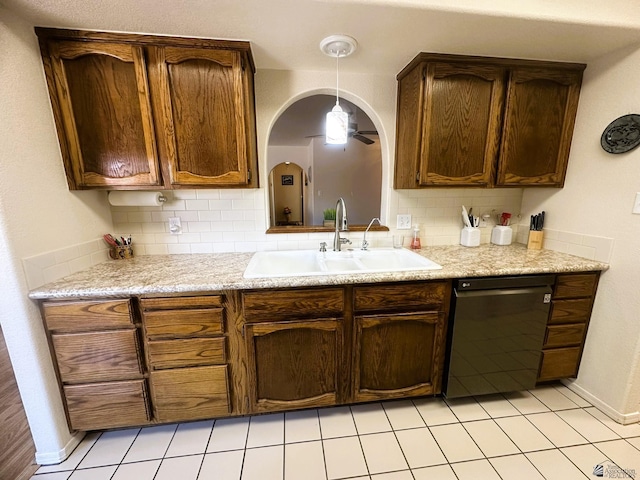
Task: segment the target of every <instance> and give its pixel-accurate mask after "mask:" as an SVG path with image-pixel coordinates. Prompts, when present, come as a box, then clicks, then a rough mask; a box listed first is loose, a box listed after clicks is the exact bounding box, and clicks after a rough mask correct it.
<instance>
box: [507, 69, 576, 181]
mask: <svg viewBox="0 0 640 480" xmlns="http://www.w3.org/2000/svg"><path fill="white" fill-rule="evenodd" d="M581 78H582V74H581V73H575V72H558V71H553V70H549V69H540V70H538V69H514V70H512V71H511V74H510V79H509V84H508V85H509V86H508V91H507V103H506V109H505V120H504V129H503V133H502V146H501V150H500V168H499V170H498V179H497V182H496V184H497V185H505V186H506V185H529V184H533V185H535V184H543V185H546V186H558V187H561V186H562V185H563V184H564V176H565V173H566V165H567V159H568V157H569V147H570V140H571V136H572V135H573V124H574V119H575V112H576V110H577V108H578V95H579V90H580V83H581Z"/></svg>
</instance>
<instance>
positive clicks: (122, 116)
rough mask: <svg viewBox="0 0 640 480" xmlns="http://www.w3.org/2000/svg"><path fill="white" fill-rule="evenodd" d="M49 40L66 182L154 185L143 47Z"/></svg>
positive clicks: (154, 157)
mask: <svg viewBox="0 0 640 480" xmlns="http://www.w3.org/2000/svg"><path fill="white" fill-rule="evenodd" d="M49 48H50V53H51V70H52V72H53V78H48V81H49V88H50V90H51V92H50V93H51V99H52V104H53V110H54V114H55V117H56V123H57V124H58V133H59V135H58V137H59V140H60V146H61V150H62V153H63V157H64V158H65V167H66V169H67V176H68V180H69V188H71V189H82V188H88V187H109V188H116V187H118V186H123V185H126V186H146V185H159V184H160V176H159V172H158V159H157V153H156V144H155V136H154V128H153V122H152V117H151V106H150V101H149V88H148V82H147V75H146V68H145V60H144V55H143V51H142V47H136V46H131V45H126V44H117V43H114V44H107V43H86V42H73V41H52V42H51V43H50V46H49ZM46 63H47V61H46V60H45V65H46ZM47 70H48V69H47ZM53 85H55V87H53ZM54 89H55V91H54Z"/></svg>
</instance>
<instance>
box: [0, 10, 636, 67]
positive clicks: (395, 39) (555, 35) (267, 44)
mask: <svg viewBox="0 0 640 480" xmlns="http://www.w3.org/2000/svg"><path fill="white" fill-rule="evenodd" d="M0 2H1V3H2V4H3V5H4V6H5V7H6V8H8V9H10V10H13V11H14V12H16V13H17V14H18V15H20V16H21V17H23V18H24V19H26V20H27V21H29V22H30V23H32V24H34V25H38V26H52V27H65V28H81V29H92V30H112V31H126V32H143V33H154V34H167V35H181V36H201V37H210V38H223V39H240V40H250V41H251V43H252V49H253V55H254V58H255V63H256V66H257V68H258V69H286V70H331V69H334V68H335V61H334V60H332V59H331V58H329V57H327V56H325V55H324V54H322V53H321V52H320V49H319V47H318V44H319V42H320V40H321V39H322V38H324V37H325V36H327V35H331V34H337V33H341V34H347V35H351V36H353V37H355V38H356V39H357V40H358V43H359V48H358V50H357V51H356V52H355V53H354V54H353V55H352V56H351V57H349V58H348V59H345V60H344V61H343V62H341V65H340V69H341V71H350V72H363V73H377V74H383V75H387V74H388V75H395V74H397V73H398V72H399V71H400V70H401V69H402V67H404V66H405V65H406V64H407V63H408V62H409V61H410V60H411V59H412V58H413V57H414V56H415V55H416V54H417V53H418V52H420V51H430V52H446V53H461V54H475V55H493V56H506V57H520V58H535V59H548V60H561V61H577V62H588V61H589V60H592V59H594V58H597V57H599V56H602V55H605V54H607V53H609V52H612V51H614V50H617V49H619V48H622V47H626V46H629V45H631V44H635V43H639V42H640V1H638V0H607V1H603V0H561V1H558V0H518V1H514V0H171V1H170V0H0Z"/></svg>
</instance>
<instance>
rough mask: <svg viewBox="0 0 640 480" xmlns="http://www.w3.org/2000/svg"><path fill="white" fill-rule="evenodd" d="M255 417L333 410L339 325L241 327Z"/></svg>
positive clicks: (330, 322)
mask: <svg viewBox="0 0 640 480" xmlns="http://www.w3.org/2000/svg"><path fill="white" fill-rule="evenodd" d="M245 335H246V339H247V352H248V357H249V358H248V360H249V382H250V384H249V392H250V395H251V398H250V403H251V407H252V410H253V411H255V412H259V411H267V410H284V409H288V408H304V407H311V406H323V405H325V406H326V405H333V404H335V403H336V402H337V400H338V396H337V391H338V374H339V372H340V356H341V355H342V323H341V322H340V321H339V320H335V319H326V320H313V321H311V320H309V321H304V322H282V323H264V324H262V323H260V324H247V325H246V326H245Z"/></svg>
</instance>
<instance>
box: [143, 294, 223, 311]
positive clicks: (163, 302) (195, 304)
mask: <svg viewBox="0 0 640 480" xmlns="http://www.w3.org/2000/svg"><path fill="white" fill-rule="evenodd" d="M222 300H223V296H222V295H208V296H201V297H161V298H142V299H140V305H141V306H142V309H143V310H169V309H186V308H215V307H222Z"/></svg>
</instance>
